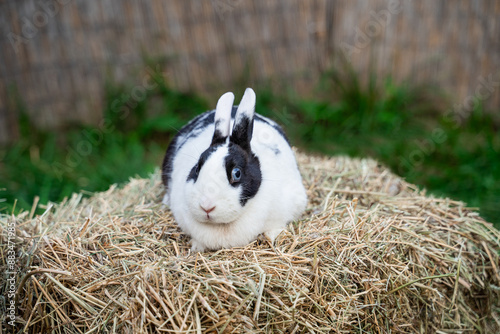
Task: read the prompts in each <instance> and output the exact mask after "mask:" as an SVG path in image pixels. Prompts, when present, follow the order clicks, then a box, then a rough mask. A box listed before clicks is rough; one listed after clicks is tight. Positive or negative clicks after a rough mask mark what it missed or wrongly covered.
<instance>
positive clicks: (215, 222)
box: [200, 214, 236, 226]
mask: <svg viewBox="0 0 500 334" xmlns="http://www.w3.org/2000/svg"><path fill="white" fill-rule="evenodd" d="M235 221H236V219H234V220H230V221H225V220H221V219H218V218H217V217H214V215H212V214H206V215H205V216H204V218H203V219H202V220H201V221H200V223H202V224H206V225H212V226H229V225H231V224H232V223H234V222H235Z"/></svg>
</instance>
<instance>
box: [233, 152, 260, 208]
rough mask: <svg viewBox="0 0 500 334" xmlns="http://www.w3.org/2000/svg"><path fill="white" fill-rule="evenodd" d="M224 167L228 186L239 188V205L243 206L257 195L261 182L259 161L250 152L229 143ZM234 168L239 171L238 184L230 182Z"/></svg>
mask: <svg viewBox="0 0 500 334" xmlns="http://www.w3.org/2000/svg"><path fill="white" fill-rule="evenodd" d="M224 165H225V167H226V175H227V180H228V182H229V184H230V185H231V186H232V187H235V188H236V187H241V189H242V191H241V195H240V196H241V197H240V204H241V206H245V204H246V203H247V201H248V200H249V199H251V198H253V197H254V196H255V195H256V194H257V191H258V190H259V188H260V184H261V182H262V174H261V171H260V162H259V159H258V158H257V157H256V156H255V155H254V154H253V153H252V152H251V151H250V152H248V151H246V150H244V149H242V148H241V147H240V146H238V145H234V144H232V143H230V144H229V146H228V155H227V156H226V158H225V159H224ZM235 167H238V168H239V169H240V171H241V178H240V180H239V181H238V182H231V181H232V171H233V168H235Z"/></svg>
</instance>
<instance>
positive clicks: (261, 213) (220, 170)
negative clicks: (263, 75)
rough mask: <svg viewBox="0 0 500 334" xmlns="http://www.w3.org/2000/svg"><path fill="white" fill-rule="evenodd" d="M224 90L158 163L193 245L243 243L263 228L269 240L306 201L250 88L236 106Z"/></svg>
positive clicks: (283, 141) (284, 147)
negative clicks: (160, 162)
mask: <svg viewBox="0 0 500 334" xmlns="http://www.w3.org/2000/svg"><path fill="white" fill-rule="evenodd" d="M233 101H234V95H233V93H230V92H228V93H225V94H224V95H222V96H221V97H220V99H219V101H218V102H217V107H216V109H215V110H212V111H208V112H206V113H203V114H201V115H199V116H197V117H196V118H194V119H193V120H192V121H191V122H189V123H188V124H186V125H185V126H184V127H183V128H182V129H181V130H180V131H179V133H177V135H176V136H175V137H174V138H173V140H172V142H171V144H170V146H169V147H168V149H167V153H166V155H165V159H164V161H163V166H162V179H163V183H164V184H165V188H166V194H165V197H164V199H163V203H165V204H167V205H169V206H170V209H171V210H172V213H173V215H174V217H175V220H176V221H177V224H178V225H179V227H180V228H181V229H182V230H183V231H184V232H185V233H187V234H188V235H190V236H191V238H192V250H193V251H204V250H206V249H210V250H216V249H220V248H230V247H239V246H245V245H247V244H248V243H250V242H251V241H253V240H255V239H256V238H257V236H258V235H259V234H261V233H264V234H265V235H266V236H267V237H268V238H269V239H270V240H271V242H274V239H275V238H276V237H277V236H278V234H279V233H280V232H281V231H282V230H283V229H284V228H285V227H286V225H287V223H288V222H290V221H293V220H295V219H297V218H298V217H299V216H300V215H301V213H302V212H303V211H304V209H305V207H306V203H307V197H306V192H305V189H304V186H303V184H302V178H301V175H300V173H299V169H298V167H297V162H296V160H295V156H294V153H293V151H292V149H291V148H290V145H289V143H288V140H287V138H286V136H285V133H284V132H283V130H282V129H281V127H280V126H279V125H278V124H276V123H275V122H274V121H272V120H270V119H268V118H266V117H263V116H261V115H259V114H256V113H255V112H254V109H255V92H254V91H253V90H252V89H251V88H247V89H246V91H245V94H244V95H243V98H242V99H241V103H240V105H239V106H238V107H237V108H236V107H233Z"/></svg>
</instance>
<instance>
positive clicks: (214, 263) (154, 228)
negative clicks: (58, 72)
mask: <svg viewBox="0 0 500 334" xmlns="http://www.w3.org/2000/svg"><path fill="white" fill-rule="evenodd" d="M298 159H299V163H300V166H301V170H302V172H303V176H304V182H305V184H306V185H307V189H308V195H309V200H310V203H309V207H308V211H307V212H306V214H305V215H304V218H303V219H302V220H301V221H299V222H295V223H293V224H291V225H290V226H289V227H288V229H287V231H285V232H284V233H283V234H282V235H281V236H280V237H279V238H278V240H277V242H276V244H275V245H274V247H271V246H270V245H269V244H268V243H267V242H266V241H265V240H263V239H262V240H257V241H255V242H253V243H252V244H250V245H248V246H247V247H245V248H235V249H226V250H221V251H217V252H206V253H196V254H190V252H189V248H190V241H189V238H188V237H186V236H185V235H183V234H182V233H181V232H180V230H179V229H178V228H177V227H176V225H175V222H174V220H173V219H172V215H171V214H170V212H169V211H168V210H165V209H164V208H162V206H161V205H160V204H159V201H160V198H161V193H162V186H161V184H160V179H159V174H158V173H156V174H154V175H152V176H151V178H150V179H133V180H131V181H130V183H128V184H127V185H126V186H125V187H123V188H122V189H118V188H115V187H112V188H111V189H109V190H108V191H106V192H103V193H98V194H95V195H94V196H93V197H91V198H85V199H84V198H82V196H81V195H74V196H73V197H72V198H71V199H69V200H68V201H66V202H65V203H61V204H58V205H54V206H50V207H49V208H47V210H46V212H45V213H44V214H43V215H42V216H37V217H34V218H30V217H29V216H30V213H29V212H26V213H24V214H21V215H19V216H17V217H9V216H3V217H1V218H0V220H1V226H2V229H3V247H2V249H1V250H2V252H3V253H5V251H6V250H5V246H6V237H5V228H6V226H7V224H8V223H9V222H11V221H12V220H15V223H16V226H17V238H16V243H17V250H18V258H17V265H18V269H19V271H20V273H19V275H18V277H17V284H19V285H20V286H19V289H18V300H17V306H18V315H19V317H18V320H17V323H18V325H17V327H16V329H17V330H23V329H24V330H25V331H26V332H28V333H49V332H51V333H162V332H165V333H174V332H183V333H184V332H186V333H187V332H189V333H231V332H237V333H332V332H358V333H362V332H370V333H371V332H374V333H379V332H380V333H389V332H390V333H412V332H432V333H450V332H453V333H456V332H463V333H469V332H484V333H494V332H498V330H499V329H500V305H499V300H500V298H499V297H500V289H499V286H500V277H499V271H498V268H499V267H500V262H499V249H500V244H499V243H500V241H499V239H500V238H499V237H500V233H499V231H497V230H495V229H494V228H493V227H492V225H491V224H489V223H485V222H484V221H483V220H482V219H481V218H480V217H479V216H478V215H477V213H475V212H474V211H471V210H469V209H467V208H466V207H464V205H463V204H462V203H461V202H456V201H452V200H449V199H436V198H432V197H427V196H425V194H422V193H418V192H417V191H416V190H415V187H414V186H412V185H410V184H407V183H405V182H404V181H402V180H401V179H399V178H398V177H396V176H394V175H393V174H391V173H390V172H389V171H388V170H387V169H385V168H383V167H381V166H379V165H377V163H376V162H374V161H372V160H355V159H349V158H343V157H337V158H332V159H327V158H316V157H310V156H306V155H302V154H299V156H298ZM3 259H4V261H3V263H2V265H3V266H4V268H5V266H6V263H5V256H4V257H3ZM2 280H3V281H2V282H3V284H2V289H5V287H6V282H5V277H2ZM6 300H7V299H4V302H5V301H6Z"/></svg>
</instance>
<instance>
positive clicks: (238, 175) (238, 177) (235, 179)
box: [231, 167, 241, 183]
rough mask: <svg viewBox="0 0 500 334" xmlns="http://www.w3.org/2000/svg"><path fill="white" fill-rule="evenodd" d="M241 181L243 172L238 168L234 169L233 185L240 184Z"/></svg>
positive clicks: (232, 172) (232, 174)
mask: <svg viewBox="0 0 500 334" xmlns="http://www.w3.org/2000/svg"><path fill="white" fill-rule="evenodd" d="M240 180H241V170H240V169H239V168H238V167H234V168H233V170H232V171H231V183H235V182H239V181H240Z"/></svg>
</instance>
